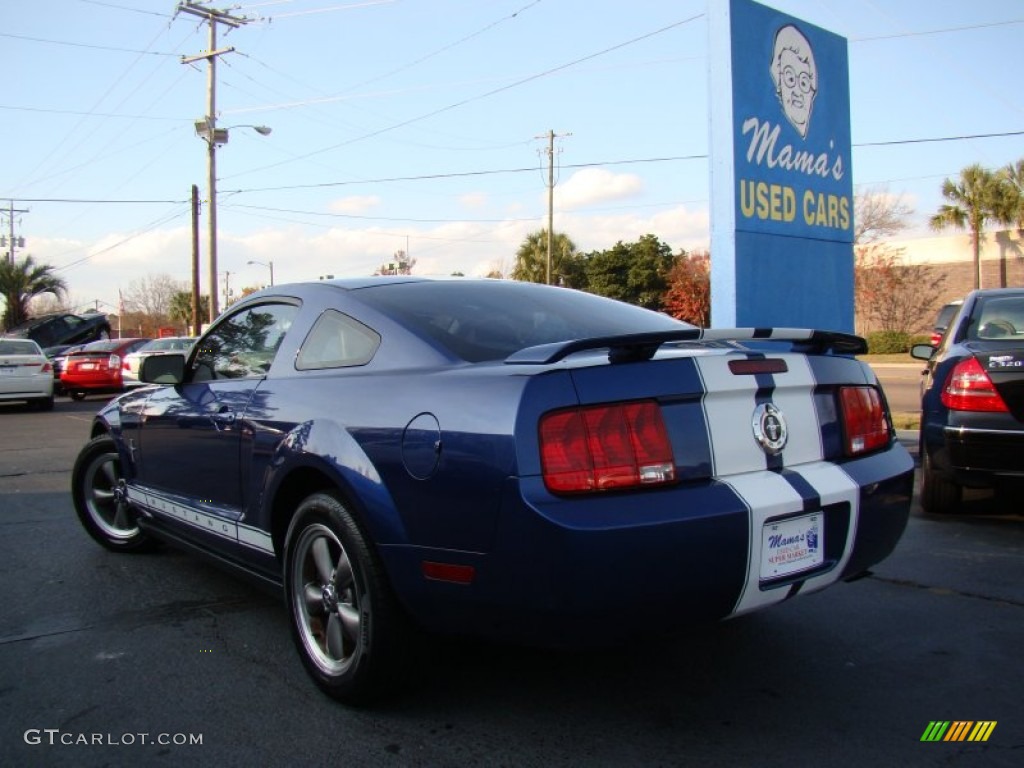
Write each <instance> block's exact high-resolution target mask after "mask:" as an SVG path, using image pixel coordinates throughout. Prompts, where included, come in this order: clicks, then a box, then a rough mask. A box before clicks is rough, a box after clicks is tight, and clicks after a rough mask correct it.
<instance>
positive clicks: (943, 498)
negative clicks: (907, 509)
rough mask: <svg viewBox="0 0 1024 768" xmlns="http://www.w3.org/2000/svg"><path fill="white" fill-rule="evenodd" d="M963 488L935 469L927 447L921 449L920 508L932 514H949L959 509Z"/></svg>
mask: <svg viewBox="0 0 1024 768" xmlns="http://www.w3.org/2000/svg"><path fill="white" fill-rule="evenodd" d="M963 495H964V494H963V488H961V487H960V485H958V484H957V483H955V482H954V481H953V480H951V479H950V478H949V477H948V476H946V475H945V474H943V473H942V472H941V471H939V470H937V469H935V467H934V465H933V464H932V459H931V456H930V455H929V453H928V451H927V449H924V450H922V451H921V508H922V509H923V510H924V511H925V512H928V513H929V514H932V515H951V514H954V513H956V512H958V511H959V510H960V504H961V502H962V501H963Z"/></svg>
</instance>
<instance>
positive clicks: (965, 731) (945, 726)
mask: <svg viewBox="0 0 1024 768" xmlns="http://www.w3.org/2000/svg"><path fill="white" fill-rule="evenodd" d="M997 722H998V721H996V720H977V721H975V720H952V721H950V720H932V721H931V722H930V723H928V727H927V728H925V729H924V733H923V734H922V735H921V741H988V737H989V736H991V735H992V731H994V730H995V729H996V723H997Z"/></svg>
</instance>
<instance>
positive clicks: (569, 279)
mask: <svg viewBox="0 0 1024 768" xmlns="http://www.w3.org/2000/svg"><path fill="white" fill-rule="evenodd" d="M579 262H580V253H579V251H578V250H577V249H576V244H575V243H574V242H573V241H572V240H571V239H570V238H569V236H568V235H566V234H564V233H561V232H555V233H554V236H553V237H552V238H551V282H552V284H554V285H563V286H565V287H567V288H582V287H583V286H582V285H580V284H579V280H580V278H581V277H582V270H581V269H580V266H579ZM547 271H548V231H547V230H546V229H541V230H538V231H537V232H531V233H530V234H528V235H527V236H526V239H525V240H524V241H523V242H522V244H521V245H520V246H519V250H517V251H516V265H515V267H513V268H512V279H513V280H522V281H524V282H528V283H546V282H547Z"/></svg>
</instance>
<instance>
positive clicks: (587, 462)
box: [540, 400, 676, 493]
mask: <svg viewBox="0 0 1024 768" xmlns="http://www.w3.org/2000/svg"><path fill="white" fill-rule="evenodd" d="M540 455H541V467H542V471H543V474H544V484H545V485H546V486H547V488H548V490H549V491H551V492H552V493H586V492H592V491H607V490H614V489H623V488H636V487H647V486H654V485H665V484H668V483H671V482H674V481H675V479H676V473H675V462H674V461H673V457H672V444H671V443H670V442H669V439H668V432H667V430H666V429H665V422H664V419H663V418H662V415H661V408H660V407H659V406H658V404H657V403H656V402H654V401H653V400H643V401H639V402H630V403H611V404H605V405H591V406H585V407H580V408H569V409H566V410H561V411H553V412H551V413H548V414H545V415H544V416H543V417H542V418H541V420H540Z"/></svg>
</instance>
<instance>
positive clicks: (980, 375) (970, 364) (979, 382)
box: [942, 357, 1009, 413]
mask: <svg viewBox="0 0 1024 768" xmlns="http://www.w3.org/2000/svg"><path fill="white" fill-rule="evenodd" d="M942 404H943V405H944V406H946V407H947V408H949V409H951V410H954V411H988V412H993V413H1005V412H1007V411H1009V408H1007V407H1006V403H1005V402H1004V401H1003V398H1002V397H1001V396H1000V395H999V393H998V392H997V391H996V388H995V386H994V385H993V384H992V379H990V378H989V377H988V374H987V373H985V369H984V368H982V367H981V363H979V362H978V359H977V358H975V357H969V358H967V359H966V360H961V361H960V362H959V363H957V364H956V365H955V366H954V367H953V371H952V372H951V373H950V374H949V378H948V379H946V386H945V387H943V388H942Z"/></svg>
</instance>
